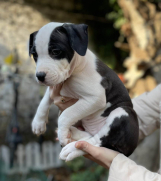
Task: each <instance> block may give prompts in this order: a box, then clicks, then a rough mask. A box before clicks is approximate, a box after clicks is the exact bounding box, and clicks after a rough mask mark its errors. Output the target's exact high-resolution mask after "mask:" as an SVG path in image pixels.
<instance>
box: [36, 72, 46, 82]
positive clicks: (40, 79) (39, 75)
mask: <svg viewBox="0 0 161 181" xmlns="http://www.w3.org/2000/svg"><path fill="white" fill-rule="evenodd" d="M36 77H37V78H38V80H39V81H41V82H44V80H45V77H46V73H45V72H37V73H36Z"/></svg>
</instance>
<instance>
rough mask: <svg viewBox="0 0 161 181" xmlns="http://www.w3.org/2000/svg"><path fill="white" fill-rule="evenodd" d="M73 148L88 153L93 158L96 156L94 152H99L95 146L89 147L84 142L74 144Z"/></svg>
mask: <svg viewBox="0 0 161 181" xmlns="http://www.w3.org/2000/svg"><path fill="white" fill-rule="evenodd" d="M75 147H76V148H78V149H80V150H83V151H85V152H87V153H89V154H90V155H92V156H94V155H95V154H96V152H98V151H99V150H98V148H97V147H95V146H93V145H91V144H89V143H87V142H85V141H78V142H76V144H75ZM94 157H95V156H94Z"/></svg>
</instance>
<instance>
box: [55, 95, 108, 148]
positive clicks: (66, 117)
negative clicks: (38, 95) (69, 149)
mask: <svg viewBox="0 0 161 181" xmlns="http://www.w3.org/2000/svg"><path fill="white" fill-rule="evenodd" d="M102 100H105V99H103V98H102V97H101V96H92V97H90V98H88V101H87V100H86V99H79V100H78V101H77V102H76V103H75V104H74V105H72V106H70V107H68V108H67V109H65V110H64V111H63V112H62V114H61V115H60V117H59V119H58V138H59V141H60V144H61V145H62V146H65V145H66V144H67V143H68V141H69V140H68V138H67V136H68V132H69V129H70V127H71V126H72V125H74V124H75V123H77V122H78V120H81V119H82V118H84V117H86V116H88V115H90V114H92V113H94V112H96V111H98V110H100V109H103V108H104V107H105V105H106V102H104V101H102Z"/></svg>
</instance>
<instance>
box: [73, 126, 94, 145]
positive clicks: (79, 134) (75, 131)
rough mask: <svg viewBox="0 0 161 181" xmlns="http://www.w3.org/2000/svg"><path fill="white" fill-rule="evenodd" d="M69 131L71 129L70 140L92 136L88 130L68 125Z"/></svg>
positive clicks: (85, 138) (86, 138)
mask: <svg viewBox="0 0 161 181" xmlns="http://www.w3.org/2000/svg"><path fill="white" fill-rule="evenodd" d="M70 131H71V138H72V140H75V141H78V140H88V139H90V138H91V137H92V135H91V134H89V133H88V132H86V131H81V130H79V129H77V128H76V127H74V126H71V127H70Z"/></svg>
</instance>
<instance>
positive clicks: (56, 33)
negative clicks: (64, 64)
mask: <svg viewBox="0 0 161 181" xmlns="http://www.w3.org/2000/svg"><path fill="white" fill-rule="evenodd" d="M48 51H49V55H50V57H51V58H53V59H56V60H60V59H63V58H66V59H67V60H68V62H69V63H70V62H71V60H72V58H73V55H74V50H73V49H72V48H71V46H70V43H69V39H68V36H67V33H66V31H65V29H64V28H63V27H62V26H60V27H57V28H55V29H54V30H53V32H52V33H51V36H50V41H49V47H48Z"/></svg>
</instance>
